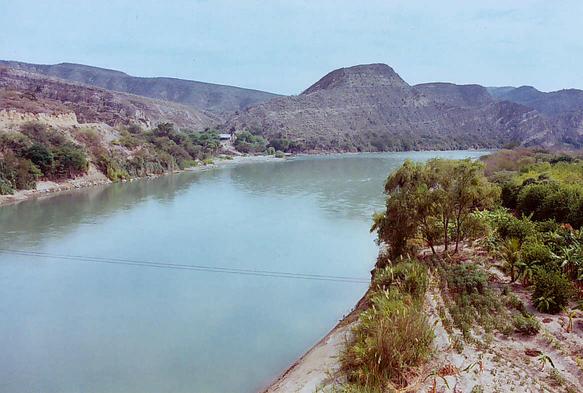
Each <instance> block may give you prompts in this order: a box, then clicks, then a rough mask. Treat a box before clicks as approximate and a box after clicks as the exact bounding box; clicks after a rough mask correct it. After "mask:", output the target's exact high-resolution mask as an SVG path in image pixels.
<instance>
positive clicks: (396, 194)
mask: <svg viewBox="0 0 583 393" xmlns="http://www.w3.org/2000/svg"><path fill="white" fill-rule="evenodd" d="M385 193H386V194H387V205H386V206H387V209H386V212H385V213H384V214H383V215H382V216H381V215H377V216H376V217H375V223H374V224H373V228H372V229H373V230H376V231H377V233H378V237H379V241H382V242H385V243H387V244H389V246H390V247H391V253H392V254H395V255H399V253H402V252H403V251H404V250H406V249H407V242H408V241H409V240H411V239H413V238H415V237H417V236H420V237H421V238H422V239H423V240H424V241H425V243H426V244H427V246H428V247H429V248H430V249H431V251H432V252H433V253H434V254H435V253H436V250H435V245H436V244H437V243H438V242H440V241H441V242H443V244H444V251H447V250H448V247H449V243H450V234H449V233H450V231H451V230H453V233H454V236H455V250H454V252H457V251H458V248H459V243H460V241H461V240H462V239H463V238H464V236H465V233H464V230H463V229H464V228H465V227H466V225H467V224H468V219H469V216H470V214H471V213H472V212H473V211H475V210H477V209H484V208H487V207H490V206H491V205H492V204H493V203H494V202H495V201H496V199H497V198H498V196H499V191H498V188H497V187H496V186H494V185H492V184H490V183H489V182H488V181H487V180H486V178H485V177H484V173H483V165H482V164H481V163H479V162H474V161H471V160H459V161H454V160H443V159H434V160H430V161H428V162H427V163H426V164H420V163H414V162H412V161H410V160H407V161H405V163H403V165H402V166H401V167H400V168H399V169H398V170H397V171H395V172H394V173H393V174H391V175H390V176H389V177H388V179H387V182H386V183H385Z"/></svg>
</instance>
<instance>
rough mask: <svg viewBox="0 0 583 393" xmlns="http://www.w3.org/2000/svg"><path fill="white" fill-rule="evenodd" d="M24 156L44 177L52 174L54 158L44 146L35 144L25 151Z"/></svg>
mask: <svg viewBox="0 0 583 393" xmlns="http://www.w3.org/2000/svg"><path fill="white" fill-rule="evenodd" d="M24 156H25V157H26V158H28V159H29V160H31V161H32V162H33V163H34V164H35V165H36V166H37V167H38V168H39V169H40V170H41V171H42V173H43V174H44V175H45V176H49V175H50V174H51V173H52V171H53V164H54V161H55V157H54V156H53V153H52V152H51V151H50V150H49V149H47V148H46V146H44V145H40V144H38V143H35V144H34V145H32V146H31V147H29V148H28V149H26V151H25V152H24Z"/></svg>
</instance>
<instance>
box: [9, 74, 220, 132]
mask: <svg viewBox="0 0 583 393" xmlns="http://www.w3.org/2000/svg"><path fill="white" fill-rule="evenodd" d="M0 109H4V110H11V111H15V112H21V113H32V114H39V113H47V114H63V113H74V114H75V115H76V117H77V119H78V121H79V122H80V123H100V122H101V123H106V124H108V125H110V126H115V125H118V124H130V123H137V124H140V125H142V126H145V127H151V126H155V125H156V124H157V123H159V122H165V121H168V122H172V123H174V124H176V125H177V126H178V127H186V128H190V129H194V130H202V129H204V128H205V127H209V126H212V125H213V124H216V123H217V122H219V121H220V120H219V119H218V118H216V117H215V116H213V115H210V114H208V113H204V112H202V111H198V110H196V109H193V108H191V107H186V106H184V105H180V104H175V103H172V102H168V101H160V100H153V99H149V98H144V97H139V96H135V95H130V94H124V93H118V92H113V91H109V90H104V89H99V88H96V87H91V86H86V85H81V84H75V83H71V82H66V81H63V80H60V79H56V78H50V77H46V76H43V75H40V74H35V73H30V72H26V71H22V70H15V69H10V68H0Z"/></svg>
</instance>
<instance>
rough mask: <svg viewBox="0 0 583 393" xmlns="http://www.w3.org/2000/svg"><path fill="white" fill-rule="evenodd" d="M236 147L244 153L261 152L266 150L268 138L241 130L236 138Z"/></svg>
mask: <svg viewBox="0 0 583 393" xmlns="http://www.w3.org/2000/svg"><path fill="white" fill-rule="evenodd" d="M235 147H236V148H237V150H239V151H240V152H242V153H261V152H263V151H265V149H266V147H267V140H266V139H265V138H264V137H262V136H260V135H254V134H252V133H250V132H249V131H241V132H240V133H238V134H237V139H235ZM274 148H275V147H274ZM276 150H281V149H276ZM274 154H275V152H274Z"/></svg>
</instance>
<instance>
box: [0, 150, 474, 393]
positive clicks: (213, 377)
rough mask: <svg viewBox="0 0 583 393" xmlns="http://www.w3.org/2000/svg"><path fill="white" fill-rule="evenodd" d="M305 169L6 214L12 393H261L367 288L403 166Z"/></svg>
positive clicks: (115, 191) (43, 204)
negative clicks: (380, 216)
mask: <svg viewBox="0 0 583 393" xmlns="http://www.w3.org/2000/svg"><path fill="white" fill-rule="evenodd" d="M481 154H484V152H477V151H458V152H439V153H438V152H409V153H382V154H356V155H332V156H325V157H324V156H314V157H298V158H293V159H291V160H286V161H283V160H282V161H279V162H266V163H248V164H240V165H237V166H227V167H225V168H221V169H216V170H210V171H206V172H199V173H182V174H178V175H171V176H166V177H161V178H157V179H153V180H140V181H135V182H131V183H125V184H113V185H109V186H102V187H95V188H90V189H86V190H80V191H75V192H71V193H66V194H62V195H56V196H53V197H49V198H45V199H40V200H32V201H27V202H23V203H20V204H16V205H11V206H5V207H1V208H0V225H1V227H0V228H1V231H0V315H1V316H2V317H1V318H0V348H2V351H0V392H3V393H32V392H35V393H36V392H43V393H73V392H108V393H122V392H123V393H159V392H173V393H186V392H189V393H192V392H201V393H252V392H256V391H257V390H259V389H260V388H261V387H263V386H265V385H267V384H268V383H269V382H270V380H272V379H273V378H274V377H276V376H277V375H278V374H279V373H280V372H281V371H282V370H283V369H285V368H286V367H287V366H288V365H289V364H290V363H291V362H293V361H294V360H295V359H296V358H297V357H298V356H300V355H301V354H302V353H304V352H305V351H306V350H307V349H308V348H309V347H310V346H311V345H312V344H313V343H315V342H316V341H318V340H319V339H320V338H321V337H322V336H323V335H325V334H326V332H327V331H328V330H330V328H332V327H333V326H334V325H335V323H336V322H337V321H338V320H339V319H340V318H342V316H343V315H344V314H347V313H348V312H349V311H350V309H351V307H352V306H353V305H354V304H355V303H356V301H357V300H358V299H359V298H360V297H361V296H362V294H363V293H364V291H365V290H366V288H367V287H368V278H369V271H370V269H371V268H372V266H373V264H374V262H375V259H376V254H377V246H376V245H375V243H374V241H373V240H374V239H373V236H372V235H371V234H369V228H370V219H371V215H372V213H373V211H375V210H380V209H381V208H382V207H383V203H384V202H383V199H384V198H383V194H382V190H383V184H384V181H385V179H386V177H387V175H388V173H389V172H390V171H391V170H393V169H395V168H396V167H398V166H399V165H400V164H401V163H402V162H403V160H404V159H406V158H412V159H415V160H426V159H428V158H431V157H435V156H442V157H448V158H464V157H478V156H479V155H481Z"/></svg>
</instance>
